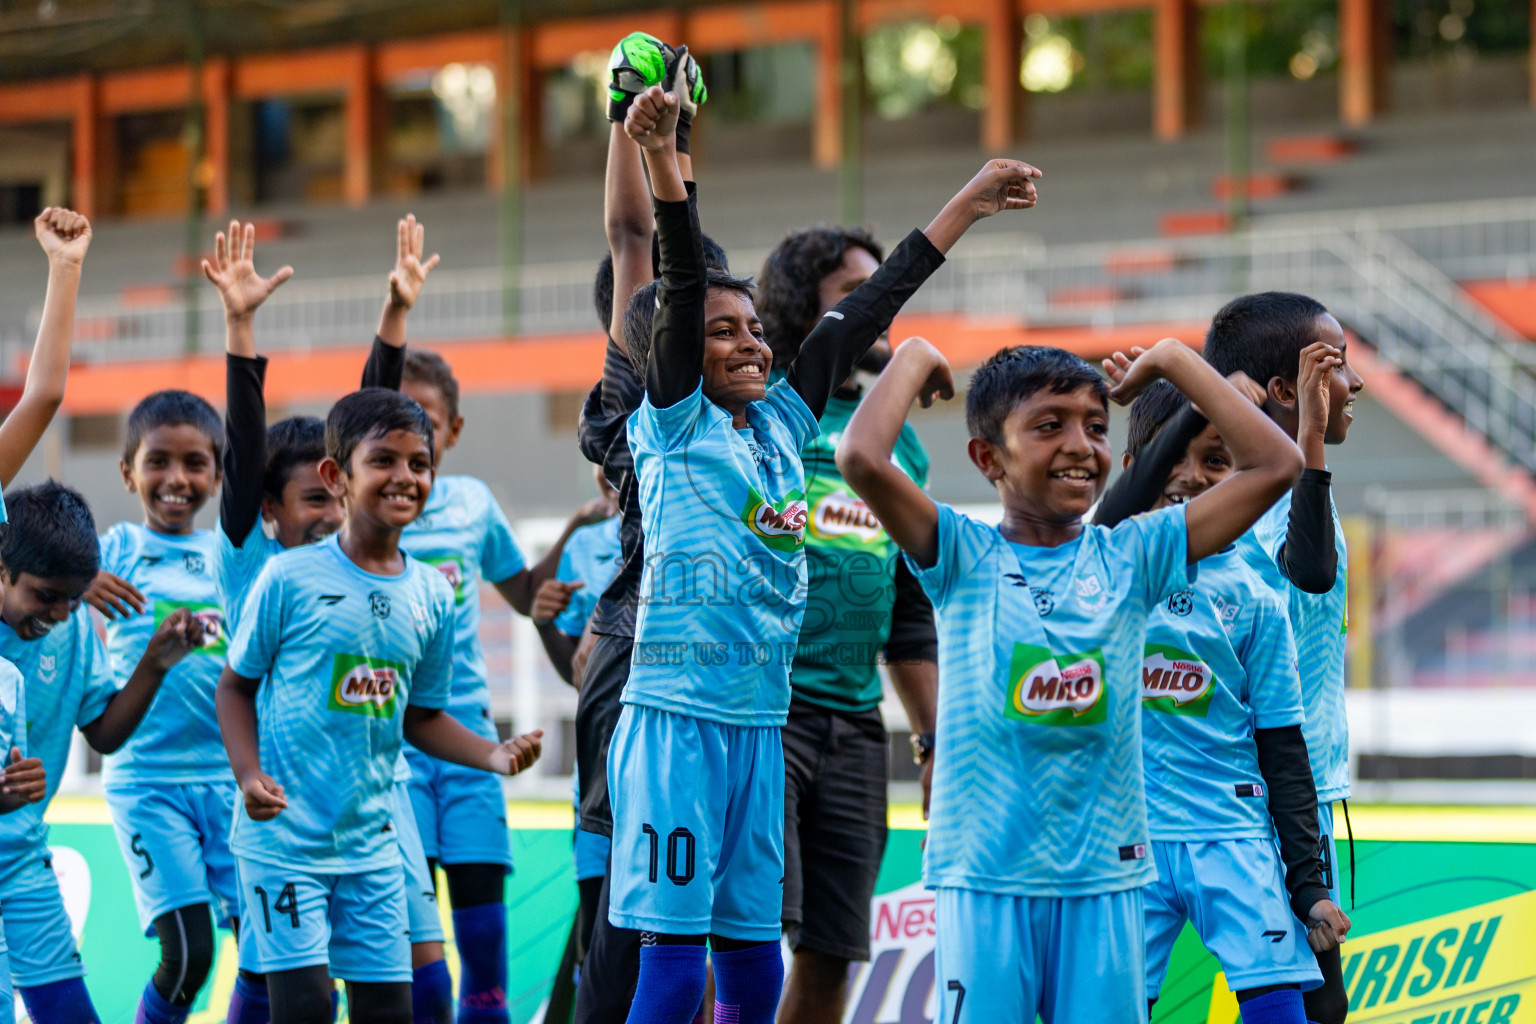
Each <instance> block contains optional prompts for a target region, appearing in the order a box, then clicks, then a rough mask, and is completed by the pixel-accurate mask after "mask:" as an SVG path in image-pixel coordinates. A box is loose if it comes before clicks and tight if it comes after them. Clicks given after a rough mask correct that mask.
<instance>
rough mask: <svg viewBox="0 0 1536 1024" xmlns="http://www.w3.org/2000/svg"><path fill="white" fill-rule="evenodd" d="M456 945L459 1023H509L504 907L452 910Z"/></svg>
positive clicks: (505, 910) (505, 913) (484, 906)
mask: <svg viewBox="0 0 1536 1024" xmlns="http://www.w3.org/2000/svg"><path fill="white" fill-rule="evenodd" d="M453 934H454V941H455V942H456V944H457V945H458V947H459V1022H460V1024H511V1020H512V1016H511V1014H510V1013H508V1012H507V908H506V907H505V906H504V905H502V904H500V903H482V904H480V905H479V906H475V907H465V908H464V909H463V910H455V911H454V912H453Z"/></svg>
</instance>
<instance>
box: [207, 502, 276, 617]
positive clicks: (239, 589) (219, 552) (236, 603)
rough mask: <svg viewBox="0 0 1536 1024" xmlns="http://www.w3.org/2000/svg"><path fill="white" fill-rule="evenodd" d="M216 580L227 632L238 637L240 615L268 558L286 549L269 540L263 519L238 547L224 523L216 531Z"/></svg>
mask: <svg viewBox="0 0 1536 1024" xmlns="http://www.w3.org/2000/svg"><path fill="white" fill-rule="evenodd" d="M213 536H214V548H215V550H214V557H215V561H214V565H215V571H214V581H215V582H216V583H217V585H218V588H219V607H220V608H222V609H224V633H225V635H226V636H234V635H235V633H236V631H238V630H239V628H240V613H241V612H243V611H244V610H245V602H246V599H247V598H249V597H250V594H251V587H252V586H254V585H255V583H256V577H257V576H260V575H261V570H262V569H263V568H265V567H266V564H267V559H269V558H271V557H272V556H274V555H276V554H278V553H279V552H281V551H283V550H285V549H284V548H283V546H282V544H280V543H278V540H277V538H276V537H268V536H267V534H266V531H265V530H263V529H262V524H261V520H260V519H257V520H256V525H254V526H252V527H251V532H250V533H248V534H246V537H245V543H243V544H241V545H239V546H238V547H236V546H235V542H234V541H232V540H230V539H229V534H227V533H225V532H224V527H223V524H219V525H217V526H215V527H214V528H213Z"/></svg>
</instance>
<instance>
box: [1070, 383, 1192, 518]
mask: <svg viewBox="0 0 1536 1024" xmlns="http://www.w3.org/2000/svg"><path fill="white" fill-rule="evenodd" d="M1209 422H1210V421H1209V420H1207V419H1206V418H1205V417H1204V416H1202V415H1201V414H1200V413H1198V412H1196V411H1195V409H1194V407H1193V406H1190V405H1186V406H1184V408H1182V409H1180V410H1179V411H1178V412H1177V413H1175V414H1174V415H1173V416H1172V417H1171V418H1170V419H1169V420H1168V422H1167V423H1165V424H1163V426H1162V428H1161V429H1160V430H1158V432H1157V434H1156V435H1155V436H1154V437H1153V438H1152V440H1151V442H1149V443H1148V444H1147V446H1146V447H1145V448H1143V449H1142V450H1141V454H1140V455H1139V456H1137V458H1136V459H1135V460H1134V461H1132V462H1131V464H1130V466H1128V467H1127V468H1126V470H1125V472H1124V473H1121V474H1120V479H1118V480H1116V481H1115V482H1114V484H1112V485H1111V486H1110V488H1109V490H1108V491H1106V492H1105V494H1104V497H1103V499H1102V500H1100V502H1099V510H1098V511H1097V512H1095V513H1094V515H1093V521H1094V522H1095V523H1097V524H1098V525H1100V526H1109V527H1113V526H1116V525H1117V524H1119V523H1120V522H1121V521H1123V520H1126V519H1129V518H1131V516H1134V515H1138V514H1140V513H1142V512H1146V511H1147V510H1149V509H1150V508H1152V506H1153V505H1156V504H1157V499H1158V497H1159V496H1160V495H1161V494H1162V493H1163V488H1164V487H1166V486H1168V474H1170V473H1172V472H1173V469H1174V467H1175V466H1177V465H1178V464H1179V460H1180V459H1182V458H1184V453H1185V452H1186V451H1187V450H1188V449H1189V442H1191V441H1193V440H1194V439H1195V438H1196V437H1198V436H1200V431H1202V430H1204V429H1205V427H1206V424H1207V423H1209Z"/></svg>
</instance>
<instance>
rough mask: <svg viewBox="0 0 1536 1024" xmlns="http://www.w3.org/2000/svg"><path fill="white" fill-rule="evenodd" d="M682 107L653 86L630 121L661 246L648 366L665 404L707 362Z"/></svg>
mask: <svg viewBox="0 0 1536 1024" xmlns="http://www.w3.org/2000/svg"><path fill="white" fill-rule="evenodd" d="M678 111H679V103H678V98H677V96H676V94H674V93H671V92H664V91H663V90H662V89H661V87H660V86H652V87H651V88H649V89H647V90H646V91H645V92H643V93H641V94H640V95H638V96H636V97H635V101H634V103H633V104H631V106H630V108H629V115H628V117H627V118H626V119H625V121H624V130H625V131H626V132H627V133H628V134H629V137H630V138H632V139H634V140H635V142H637V143H638V144H639V146H640V148H641V150H642V151H643V152H644V155H645V167H646V170H647V171H649V172H650V176H651V195H652V197H653V208H654V213H655V217H656V232H657V235H658V237H659V239H660V244H661V285H660V287H659V290H658V291H657V294H656V302H657V309H656V318H655V322H654V324H653V326H652V329H651V353H650V359H649V361H648V362H647V365H646V372H645V391H646V395H647V396H648V397H649V398H650V400H651V404H652V405H653V406H655V407H656V408H658V409H666V408H668V407H670V406H673V405H676V404H677V403H678V402H681V401H682V400H683V399H685V398H687V397H688V396H689V395H691V394H693V392H694V390H695V389H697V388H698V386H699V379H700V376H701V375H702V374H703V368H704V302H705V299H706V298H707V296H708V292H709V287H708V283H707V279H706V275H705V271H704V240H703V235H702V232H701V231H700V229H699V213H698V207H697V204H696V203H695V201H694V199H693V197H692V196H691V195H690V194H689V190H688V186H687V183H686V182H685V181H684V180H683V175H682V171H681V170H679V168H678V166H677V118H678Z"/></svg>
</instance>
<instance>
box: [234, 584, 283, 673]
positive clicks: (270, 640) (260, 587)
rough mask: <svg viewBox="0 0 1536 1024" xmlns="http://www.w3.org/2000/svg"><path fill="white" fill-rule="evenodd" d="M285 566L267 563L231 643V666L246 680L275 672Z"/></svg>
mask: <svg viewBox="0 0 1536 1024" xmlns="http://www.w3.org/2000/svg"><path fill="white" fill-rule="evenodd" d="M284 583H285V580H284V578H283V573H282V569H281V568H280V566H279V563H278V562H277V561H276V560H274V561H270V562H268V563H267V564H266V567H265V568H263V569H262V570H261V574H260V575H259V576H257V577H256V582H255V583H254V584H253V585H252V587H251V593H250V596H249V597H248V598H247V599H246V603H245V611H244V613H243V614H241V616H240V625H239V627H238V628H237V629H236V630H235V638H234V640H233V641H232V642H231V643H230V645H229V662H228V663H229V667H230V668H232V669H234V671H235V674H236V675H239V676H244V677H245V678H246V679H261V678H263V677H264V676H266V674H267V673H268V672H271V671H272V665H273V663H274V662H275V661H276V660H277V649H278V644H279V643H280V642H281V640H282V633H283V618H284V608H283V601H284V597H285V592H286V589H287V588H286V587H285V586H284Z"/></svg>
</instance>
